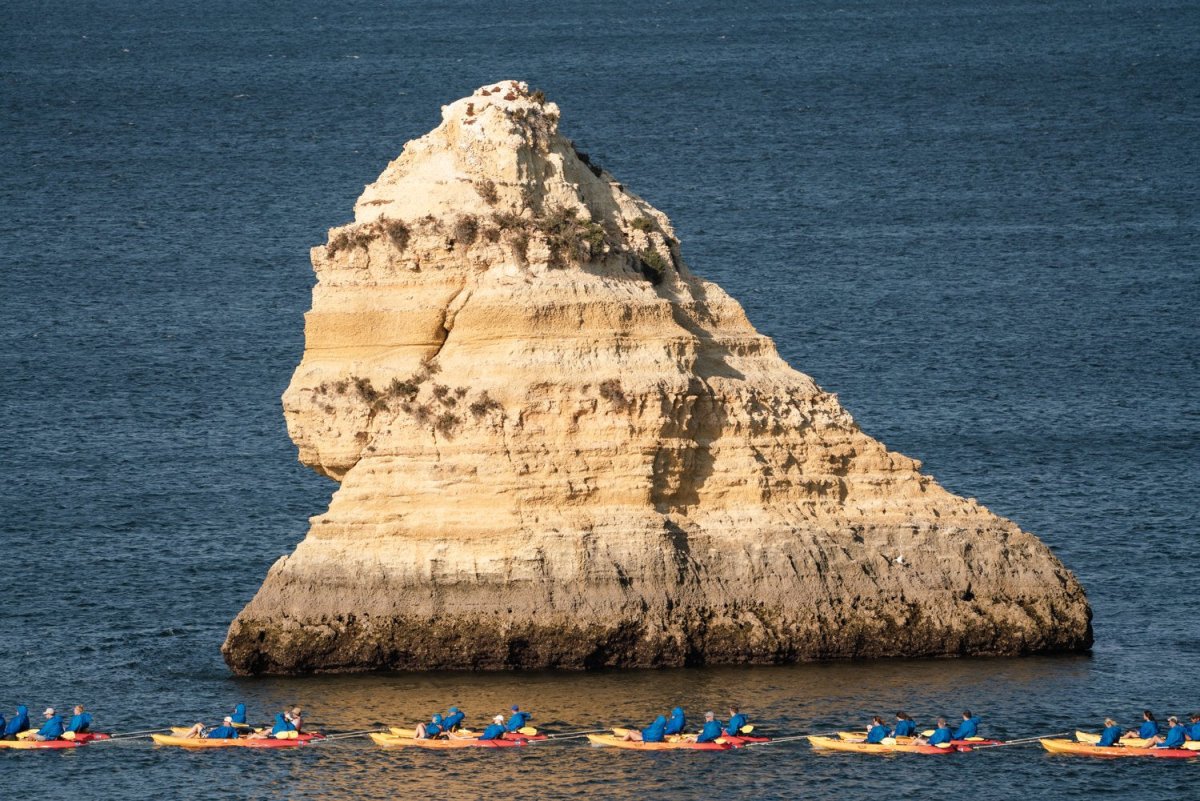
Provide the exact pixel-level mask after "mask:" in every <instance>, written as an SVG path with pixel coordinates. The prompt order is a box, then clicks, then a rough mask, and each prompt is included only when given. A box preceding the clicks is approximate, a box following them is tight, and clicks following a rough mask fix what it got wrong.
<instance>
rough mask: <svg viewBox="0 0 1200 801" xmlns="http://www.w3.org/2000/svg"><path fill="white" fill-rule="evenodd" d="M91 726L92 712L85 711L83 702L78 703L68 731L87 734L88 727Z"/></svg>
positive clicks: (68, 725)
mask: <svg viewBox="0 0 1200 801" xmlns="http://www.w3.org/2000/svg"><path fill="white" fill-rule="evenodd" d="M91 727H92V716H91V714H90V713H88V712H86V711H84V709H83V704H76V705H75V714H74V715H72V716H71V722H70V723H68V724H67V731H72V732H75V733H76V734H87V731H88V729H90V728H91Z"/></svg>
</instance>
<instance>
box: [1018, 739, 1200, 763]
mask: <svg viewBox="0 0 1200 801" xmlns="http://www.w3.org/2000/svg"><path fill="white" fill-rule="evenodd" d="M1038 742H1040V743H1041V744H1042V748H1044V749H1046V750H1047V751H1049V752H1050V753H1051V754H1071V755H1073V756H1088V757H1098V758H1100V759H1128V758H1131V757H1143V758H1151V759H1197V758H1200V751H1189V750H1187V749H1183V748H1145V747H1141V748H1139V747H1130V746H1120V745H1110V746H1099V745H1093V744H1092V743H1080V742H1076V741H1075V740H1059V739H1045V740H1038ZM1143 742H1144V741H1143Z"/></svg>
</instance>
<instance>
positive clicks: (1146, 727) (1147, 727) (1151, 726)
mask: <svg viewBox="0 0 1200 801" xmlns="http://www.w3.org/2000/svg"><path fill="white" fill-rule="evenodd" d="M1125 736H1126V737H1140V738H1142V739H1143V740H1153V739H1154V738H1155V737H1157V736H1158V721H1156V720H1155V719H1154V713H1153V712H1151V711H1150V710H1149V709H1143V710H1142V725H1141V726H1139V727H1138V728H1137V730H1136V731H1130V732H1128V733H1126V735H1125Z"/></svg>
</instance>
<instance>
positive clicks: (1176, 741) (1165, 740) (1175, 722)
mask: <svg viewBox="0 0 1200 801" xmlns="http://www.w3.org/2000/svg"><path fill="white" fill-rule="evenodd" d="M1167 726H1169V727H1170V728H1168V729H1167V735H1166V736H1165V737H1161V736H1159V735H1157V734H1156V735H1154V737H1152V738H1151V740H1150V743H1149V744H1150V745H1153V746H1154V747H1155V748H1183V744H1184V743H1185V742H1187V731H1186V730H1185V729H1184V728H1183V725H1182V724H1181V723H1180V722H1179V718H1177V717H1175V716H1174V715H1172V716H1171V717H1169V718H1167Z"/></svg>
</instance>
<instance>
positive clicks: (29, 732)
mask: <svg viewBox="0 0 1200 801" xmlns="http://www.w3.org/2000/svg"><path fill="white" fill-rule="evenodd" d="M35 734H37V729H26V730H25V731H19V732H17V739H18V740H28V739H29V738H30V737H32V736H33V735H35Z"/></svg>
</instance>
